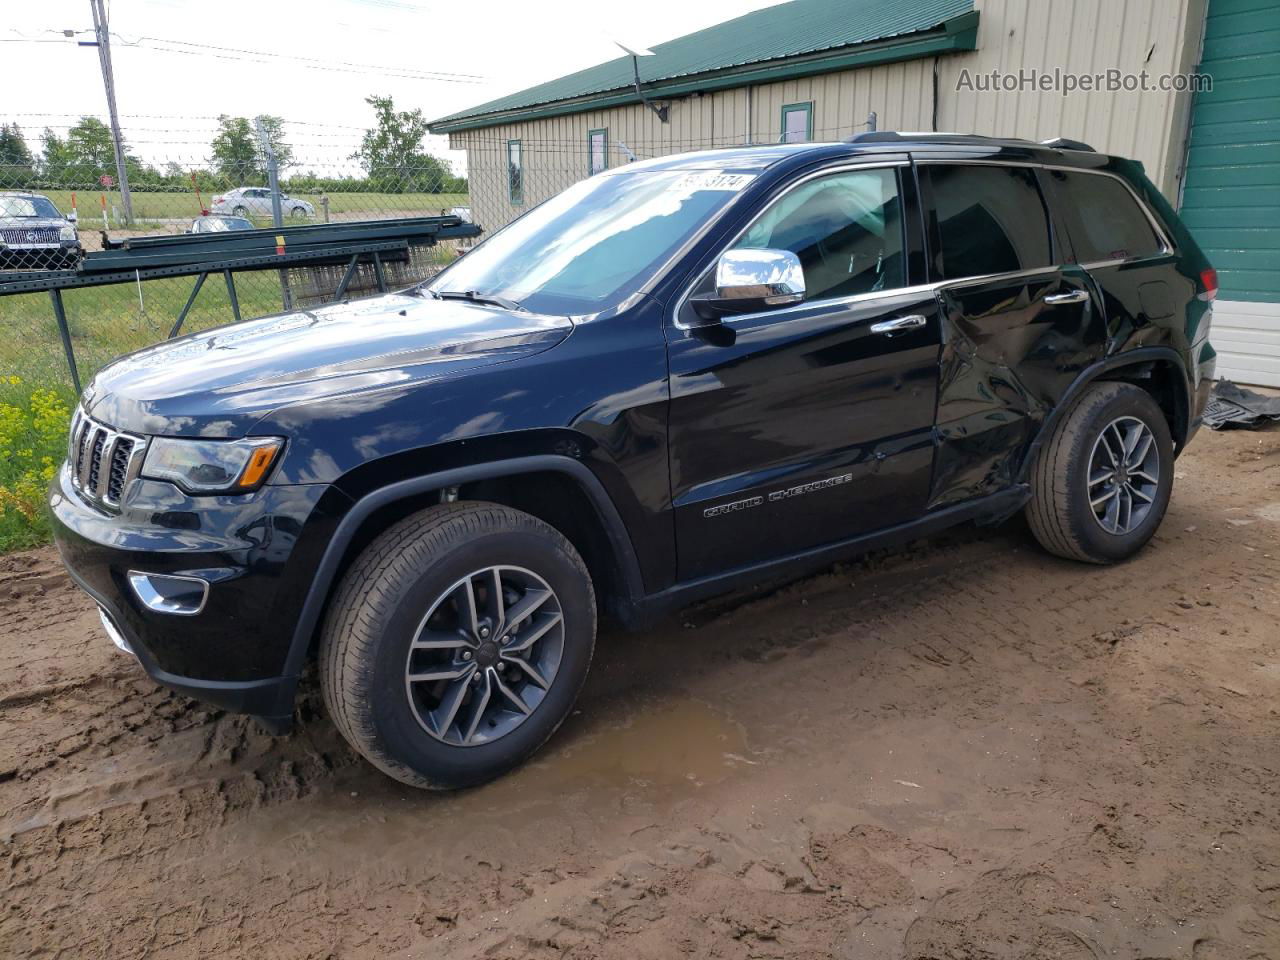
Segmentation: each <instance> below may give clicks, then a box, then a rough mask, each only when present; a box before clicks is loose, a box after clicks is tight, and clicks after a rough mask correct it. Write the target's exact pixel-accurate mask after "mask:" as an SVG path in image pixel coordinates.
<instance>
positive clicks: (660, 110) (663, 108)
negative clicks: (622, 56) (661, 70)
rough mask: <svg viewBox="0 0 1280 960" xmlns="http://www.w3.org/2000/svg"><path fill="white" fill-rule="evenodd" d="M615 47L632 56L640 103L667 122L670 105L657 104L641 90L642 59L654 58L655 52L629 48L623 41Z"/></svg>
mask: <svg viewBox="0 0 1280 960" xmlns="http://www.w3.org/2000/svg"><path fill="white" fill-rule="evenodd" d="M613 44H614V46H616V47H621V48H622V50H623V52H624V53H627V54H629V55H630V56H631V69H632V70H633V71H634V72H635V78H636V96H637V97H639V98H640V102H641V103H643V104H644V105H645V106H646V107H648V108H649V109H650V110H652V111H653V112H654V115H655V116H657V118H658V119H659V120H661V121H662V122H663V123H666V122H667V111H668V109H670V105H669V104H665V103H664V104H656V103H654V102H653V101H652V100H650V99H649V98H648V97H646V96H645V95H644V91H643V90H641V89H640V58H641V57H652V56H653V51H652V50H650V49H649V48H648V47H641V46H636V47H635V48H632V47H629V46H627V45H626V44H625V43H623V42H622V41H621V40H615V41H613Z"/></svg>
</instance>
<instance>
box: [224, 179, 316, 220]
mask: <svg viewBox="0 0 1280 960" xmlns="http://www.w3.org/2000/svg"><path fill="white" fill-rule="evenodd" d="M280 210H281V212H282V213H283V214H284V215H285V216H286V217H292V218H293V219H295V220H305V219H307V218H309V217H314V216H315V215H316V208H315V207H313V206H312V205H311V204H310V203H308V202H307V201H306V200H301V199H299V198H297V197H291V196H289V195H288V194H285V193H282V194H280ZM209 212H210V213H218V214H231V215H232V216H236V217H270V216H271V191H270V190H268V189H267V188H266V187H236V188H235V189H234V190H228V191H227V192H226V193H220V194H218V195H217V196H216V197H214V198H213V200H212V201H211V202H210V203H209Z"/></svg>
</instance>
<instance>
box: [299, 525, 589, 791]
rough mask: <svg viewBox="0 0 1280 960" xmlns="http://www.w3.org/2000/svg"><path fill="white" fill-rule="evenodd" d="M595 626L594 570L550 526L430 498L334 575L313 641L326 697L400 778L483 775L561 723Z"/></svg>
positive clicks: (469, 780) (425, 782)
mask: <svg viewBox="0 0 1280 960" xmlns="http://www.w3.org/2000/svg"><path fill="white" fill-rule="evenodd" d="M595 632H596V610H595V594H594V591H593V589H592V585H591V578H590V576H589V575H588V573H587V570H586V567H585V566H584V565H583V562H582V559H581V557H579V556H578V553H577V551H576V550H575V549H574V548H573V546H572V544H570V543H569V541H568V540H566V539H565V538H564V537H563V536H562V535H561V534H560V533H559V532H558V531H556V530H555V529H553V528H552V527H550V526H548V525H547V524H545V523H543V522H542V521H541V520H538V519H536V518H535V517H532V516H529V515H528V514H525V513H521V512H519V511H517V510H512V509H510V508H508V507H503V506H499V505H497V504H491V503H456V504H445V505H441V506H437V507H432V508H430V509H428V510H424V511H422V512H421V513H418V514H415V515H413V516H411V517H409V518H407V519H405V520H402V521H401V522H400V523H398V524H396V525H395V526H393V527H391V528H390V529H389V530H387V531H386V532H385V533H383V534H382V535H381V536H379V537H378V538H377V539H376V540H374V542H373V543H372V544H370V546H369V547H368V548H367V549H366V550H365V551H364V553H362V554H361V555H360V557H359V558H358V559H357V560H356V562H355V564H354V565H353V566H352V567H351V569H350V570H349V571H348V572H347V574H346V576H345V577H344V578H343V581H342V585H341V587H340V588H339V590H338V594H337V596H336V597H335V599H334V603H333V607H332V609H331V611H330V613H329V615H328V618H327V620H326V623H325V627H324V631H323V634H322V636H321V641H320V677H321V684H322V687H323V691H324V698H325V703H326V705H327V706H328V709H329V713H330V714H331V715H332V717H333V719H334V722H335V723H336V724H337V726H338V729H339V730H340V731H341V732H342V734H343V736H344V737H346V739H347V741H348V742H349V743H350V744H351V745H352V746H353V747H354V748H355V749H356V750H357V751H358V752H359V753H361V754H362V755H363V756H364V757H365V758H366V759H368V760H369V761H370V762H371V763H373V764H374V766H376V767H378V768H379V769H380V770H382V771H383V772H385V773H387V774H389V775H390V776H392V777H395V778H396V779H397V780H401V781H403V782H404V783H408V784H411V785H413V786H417V787H427V788H434V789H449V788H455V787H465V786H471V785H473V784H478V783H483V782H484V781H486V780H490V779H492V778H494V777H496V776H498V775H500V774H502V773H505V772H506V771H507V770H509V769H511V768H512V767H514V766H516V765H518V764H519V763H521V762H523V761H524V760H526V759H527V758H528V757H529V756H531V755H532V754H533V753H534V751H536V750H537V749H538V747H540V746H541V745H542V744H543V743H544V742H545V741H546V739H547V738H548V737H550V736H551V734H552V733H554V732H555V730H556V728H557V727H559V726H560V723H561V722H562V721H563V720H564V718H565V717H566V716H567V715H568V713H569V710H570V708H571V707H572V706H573V702H574V700H575V698H576V697H577V695H578V691H579V689H580V688H581V687H582V682H583V680H584V679H585V678H586V675H587V668H588V666H589V665H590V662H591V654H592V649H593V647H594V645H595Z"/></svg>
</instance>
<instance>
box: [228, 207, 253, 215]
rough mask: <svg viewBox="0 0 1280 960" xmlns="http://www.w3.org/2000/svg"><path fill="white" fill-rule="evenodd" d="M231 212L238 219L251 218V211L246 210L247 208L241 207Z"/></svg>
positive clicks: (234, 208)
mask: <svg viewBox="0 0 1280 960" xmlns="http://www.w3.org/2000/svg"><path fill="white" fill-rule="evenodd" d="M231 212H232V214H234V215H235V216H237V217H247V216H249V211H248V209H247V208H245V207H241V206H236V207H232V208H231Z"/></svg>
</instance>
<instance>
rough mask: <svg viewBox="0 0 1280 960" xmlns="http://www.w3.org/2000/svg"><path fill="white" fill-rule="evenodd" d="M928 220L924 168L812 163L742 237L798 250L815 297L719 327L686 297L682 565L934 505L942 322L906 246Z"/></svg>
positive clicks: (678, 514)
mask: <svg viewBox="0 0 1280 960" xmlns="http://www.w3.org/2000/svg"><path fill="white" fill-rule="evenodd" d="M920 233H921V231H920V220H919V208H918V202H917V199H916V195H915V187H914V181H913V180H912V178H911V175H910V168H909V167H906V166H905V165H900V166H880V167H867V166H862V167H855V168H850V169H847V170H843V171H839V170H836V171H828V172H824V173H822V174H818V175H814V176H810V177H808V178H806V179H804V180H802V181H800V182H797V183H795V184H793V185H791V187H790V188H788V189H787V190H786V191H785V192H784V193H782V194H781V196H779V197H777V198H776V199H775V200H774V201H773V202H772V203H771V204H769V205H767V206H766V208H765V209H764V210H763V211H762V213H761V215H760V216H759V217H758V218H757V219H756V221H755V222H754V223H753V224H752V225H751V226H750V227H748V228H747V230H746V231H745V232H744V233H743V235H742V236H741V237H740V238H739V239H738V240H737V241H735V242H734V244H733V245H734V246H746V247H767V248H774V249H787V250H791V251H793V252H794V253H796V254H797V255H798V256H799V258H800V261H801V264H802V266H803V267H804V272H805V282H806V287H807V294H806V300H805V302H804V303H801V304H798V305H796V306H791V307H783V308H776V309H773V310H766V311H762V312H760V313H754V314H747V315H742V316H735V317H731V318H728V319H727V320H726V321H725V322H724V324H723V325H721V326H718V327H714V328H711V329H709V330H703V329H689V328H688V327H687V326H685V325H683V324H682V323H681V322H680V321H681V317H682V316H683V318H684V320H685V321H688V320H690V319H691V317H690V316H689V315H688V314H682V313H680V312H677V316H676V322H675V323H673V324H671V325H670V327H669V329H668V356H669V363H670V369H671V405H670V414H669V427H668V436H669V455H670V463H671V487H672V496H673V500H674V507H675V522H676V545H677V551H678V555H679V577H680V579H682V580H690V579H694V578H697V577H700V576H705V575H708V574H712V573H716V572H719V571H723V570H726V569H730V568H733V567H738V566H744V565H748V564H751V563H755V562H759V561H762V560H767V559H771V558H774V557H781V556H785V555H788V554H793V553H796V552H799V551H802V550H805V549H807V548H811V547H816V546H820V545H822V544H827V543H834V542H836V541H839V540H842V539H845V538H848V537H850V536H853V535H856V534H858V533H862V532H866V531H871V530H876V529H880V528H883V527H888V526H892V525H894V524H896V523H900V522H902V521H904V520H909V519H913V518H914V517H916V516H918V515H919V513H920V512H922V511H923V509H924V504H925V500H926V498H927V496H928V492H929V479H930V476H931V470H932V464H933V436H932V430H933V409H934V396H935V386H936V382H937V362H938V336H939V333H938V323H939V320H938V313H937V301H936V299H935V297H934V293H933V290H932V288H930V287H928V286H926V285H923V284H919V283H916V282H915V281H916V280H918V279H919V278H915V277H913V271H914V270H916V269H919V266H920V263H919V261H920V258H919V257H915V258H910V257H908V255H907V252H908V250H909V249H912V248H914V249H915V250H917V251H919V250H920V249H921V243H922V241H921V238H920ZM909 261H911V263H912V266H909ZM713 269H714V266H712V267H711V268H710V269H708V271H707V274H706V275H704V277H703V278H702V281H701V283H702V284H705V285H707V286H709V285H710V274H711V273H712V271H713ZM913 284H914V285H913ZM701 289H702V286H701V285H700V284H698V283H695V285H694V287H693V291H692V292H695V293H696V292H701ZM687 309H688V308H687V305H686V306H684V307H681V308H680V310H687ZM902 321H905V323H903V322H902ZM887 324H894V326H886V325H887Z"/></svg>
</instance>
